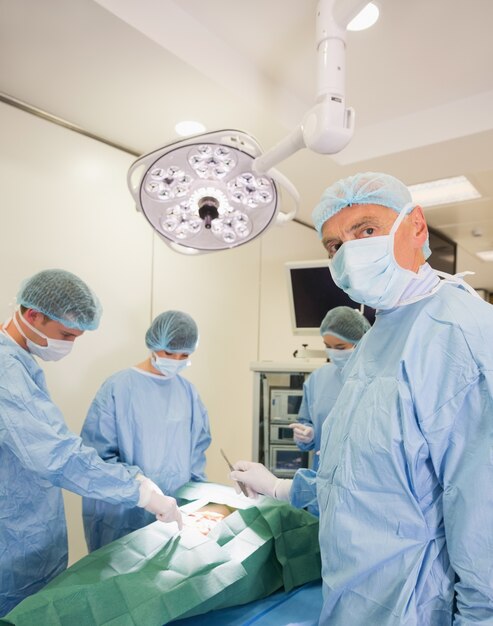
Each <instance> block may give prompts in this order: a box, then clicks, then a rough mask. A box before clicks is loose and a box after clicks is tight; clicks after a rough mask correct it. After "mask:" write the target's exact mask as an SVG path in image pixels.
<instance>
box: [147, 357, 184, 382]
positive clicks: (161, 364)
mask: <svg viewBox="0 0 493 626" xmlns="http://www.w3.org/2000/svg"><path fill="white" fill-rule="evenodd" d="M151 361H152V366H153V367H155V368H156V369H157V370H158V371H159V372H161V374H163V376H166V378H173V376H176V375H177V374H179V373H180V372H181V370H183V369H185V367H188V366H189V365H191V363H192V362H191V361H190V359H169V358H167V357H165V356H158V355H157V354H153V355H152V357H151Z"/></svg>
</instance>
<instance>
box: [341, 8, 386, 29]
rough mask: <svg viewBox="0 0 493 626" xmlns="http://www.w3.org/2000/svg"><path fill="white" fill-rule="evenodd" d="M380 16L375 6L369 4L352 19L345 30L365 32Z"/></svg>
mask: <svg viewBox="0 0 493 626" xmlns="http://www.w3.org/2000/svg"><path fill="white" fill-rule="evenodd" d="M379 15H380V10H379V8H378V7H377V5H376V4H373V2H369V3H368V4H367V5H366V6H365V7H364V8H363V9H362V10H361V11H360V12H359V13H358V15H356V17H354V18H353V19H352V20H351V21H350V22H349V24H348V25H347V29H348V30H351V31H359V30H366V29H367V28H370V27H371V26H373V24H375V22H376V21H377V20H378V17H379Z"/></svg>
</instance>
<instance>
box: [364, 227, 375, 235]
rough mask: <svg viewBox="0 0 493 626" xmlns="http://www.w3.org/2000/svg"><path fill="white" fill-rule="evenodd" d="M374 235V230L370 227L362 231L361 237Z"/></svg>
mask: <svg viewBox="0 0 493 626" xmlns="http://www.w3.org/2000/svg"><path fill="white" fill-rule="evenodd" d="M374 233H375V229H374V228H372V227H369V228H365V230H364V231H363V237H371V236H372V235H373V234H374Z"/></svg>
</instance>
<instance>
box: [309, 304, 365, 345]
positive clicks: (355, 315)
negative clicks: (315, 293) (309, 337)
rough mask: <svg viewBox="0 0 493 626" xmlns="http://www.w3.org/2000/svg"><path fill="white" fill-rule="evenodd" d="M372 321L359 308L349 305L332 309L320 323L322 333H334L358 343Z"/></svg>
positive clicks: (348, 340)
mask: <svg viewBox="0 0 493 626" xmlns="http://www.w3.org/2000/svg"><path fill="white" fill-rule="evenodd" d="M369 329H370V322H369V321H368V320H367V319H366V317H365V316H364V315H362V314H361V313H360V312H359V311H358V310H357V309H352V308H351V307H349V306H337V307H335V308H334V309H331V310H330V311H329V312H328V313H327V315H326V316H325V317H324V319H323V320H322V323H321V324H320V334H321V335H322V337H323V336H324V335H334V336H336V337H339V339H342V341H347V342H349V343H358V341H359V340H360V339H361V337H363V335H364V334H365V333H366V331H367V330H369Z"/></svg>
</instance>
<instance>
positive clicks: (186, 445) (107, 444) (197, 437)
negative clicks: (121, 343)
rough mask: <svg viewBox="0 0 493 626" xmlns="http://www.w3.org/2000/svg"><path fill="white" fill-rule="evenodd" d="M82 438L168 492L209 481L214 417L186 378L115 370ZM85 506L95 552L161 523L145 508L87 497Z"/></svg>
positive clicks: (107, 457) (96, 400) (101, 391)
mask: <svg viewBox="0 0 493 626" xmlns="http://www.w3.org/2000/svg"><path fill="white" fill-rule="evenodd" d="M81 436H82V439H83V440H84V442H85V443H86V444H87V445H90V446H93V447H94V448H96V450H97V451H98V453H99V455H100V456H101V458H102V459H104V460H105V461H107V462H109V463H117V464H125V465H126V466H127V468H128V469H129V471H131V472H132V474H134V475H135V474H137V473H143V474H144V475H145V476H147V477H148V478H150V479H151V480H152V481H154V482H155V483H156V484H157V485H158V486H159V487H160V488H161V489H162V491H163V492H164V493H165V494H167V495H173V494H174V492H175V491H176V490H177V489H178V488H179V487H181V486H182V485H184V484H185V483H186V482H188V481H189V480H197V481H200V480H205V473H204V470H205V462H206V459H205V451H206V450H207V448H208V447H209V444H210V441H211V436H210V430H209V418H208V415H207V411H206V409H205V407H204V405H203V403H202V401H201V400H200V397H199V395H198V393H197V390H196V388H195V387H194V385H192V383H191V382H189V381H188V380H187V379H186V378H182V377H181V376H174V377H172V378H166V377H165V376H160V375H157V374H151V373H148V372H144V371H143V370H140V369H138V368H128V369H125V370H122V371H120V372H117V373H116V374H113V376H110V378H108V379H107V380H106V381H105V382H104V383H103V385H102V386H101V388H100V389H99V391H98V393H97V394H96V397H95V398H94V400H93V402H92V404H91V406H90V408H89V412H88V414H87V417H86V421H85V422H84V426H83V428H82V433H81ZM82 510H83V521H84V531H85V535H86V542H87V546H88V549H89V551H90V552H92V551H93V550H96V549H97V548H100V547H101V546H104V545H106V544H107V543H109V542H110V541H114V540H115V539H118V538H119V537H123V536H124V535H127V534H128V533H130V532H132V531H133V530H137V529H138V528H142V527H143V526H146V525H147V524H150V523H151V522H153V521H155V517H154V516H153V515H151V514H150V513H148V512H147V511H145V510H144V509H133V510H128V509H125V508H124V507H122V506H118V505H115V504H113V505H110V504H106V503H104V502H97V501H95V500H90V499H87V498H84V499H83V509H82Z"/></svg>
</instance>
